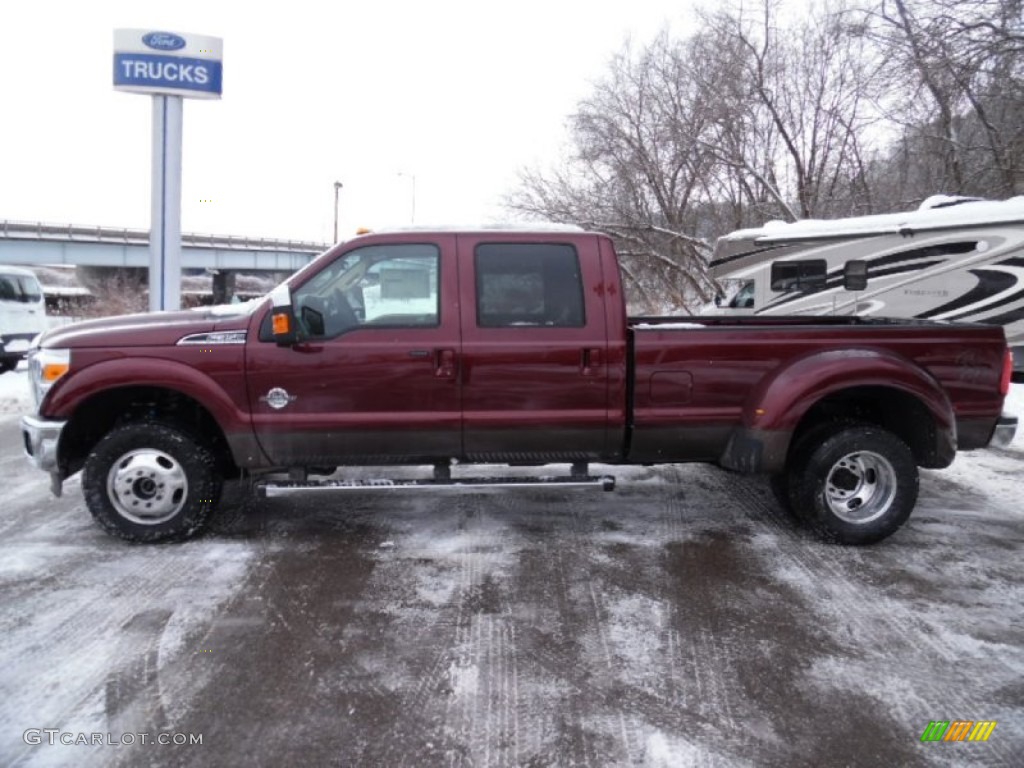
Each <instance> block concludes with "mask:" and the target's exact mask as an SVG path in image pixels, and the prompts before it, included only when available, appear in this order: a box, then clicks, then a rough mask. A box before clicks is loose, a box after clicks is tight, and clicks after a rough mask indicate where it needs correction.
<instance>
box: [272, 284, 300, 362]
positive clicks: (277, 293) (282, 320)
mask: <svg viewBox="0 0 1024 768" xmlns="http://www.w3.org/2000/svg"><path fill="white" fill-rule="evenodd" d="M270 301H271V305H272V306H271V309H270V319H271V325H270V327H271V333H272V334H273V336H274V341H275V342H276V343H277V346H279V347H290V346H292V345H294V344H295V342H296V341H298V328H297V324H296V322H295V315H294V314H293V313H292V295H291V291H290V290H289V288H288V284H287V283H282V284H281V285H279V286H277V288H275V289H274V290H273V291H271V292H270Z"/></svg>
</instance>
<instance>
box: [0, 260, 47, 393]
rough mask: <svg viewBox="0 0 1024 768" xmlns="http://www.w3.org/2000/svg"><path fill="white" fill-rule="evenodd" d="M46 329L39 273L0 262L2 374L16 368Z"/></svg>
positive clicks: (0, 369)
mask: <svg viewBox="0 0 1024 768" xmlns="http://www.w3.org/2000/svg"><path fill="white" fill-rule="evenodd" d="M45 330H46V302H45V301H44V300H43V289H42V288H40V286H39V281H38V280H36V276H35V275H34V274H32V272H30V271H29V270H27V269H22V268H20V267H8V266H4V265H2V264H0V373H6V372H7V371H13V370H14V369H15V367H17V365H18V361H19V360H21V359H22V358H24V357H25V353H26V352H28V347H29V344H30V343H31V342H32V339H34V338H35V337H36V335H37V334H40V333H42V332H43V331H45Z"/></svg>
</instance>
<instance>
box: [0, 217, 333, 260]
mask: <svg viewBox="0 0 1024 768" xmlns="http://www.w3.org/2000/svg"><path fill="white" fill-rule="evenodd" d="M0 238H4V239H7V240H49V241H57V242H90V243H120V244H125V245H147V244H148V243H149V231H148V230H144V229H128V228H116V227H101V226H96V227H85V226H76V225H74V224H44V223H43V222H30V221H6V220H3V221H0ZM181 244H182V245H185V246H194V247H200V248H204V247H205V248H222V249H225V250H239V251H278V252H285V253H288V252H294V253H311V252H312V253H320V252H321V251H324V250H327V248H329V247H330V244H328V243H316V242H313V241H310V240H277V239H274V238H267V237H261V238H252V237H236V236H233V235H201V234H191V233H189V234H182V236H181Z"/></svg>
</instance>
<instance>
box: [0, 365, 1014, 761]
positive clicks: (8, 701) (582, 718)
mask: <svg viewBox="0 0 1024 768" xmlns="http://www.w3.org/2000/svg"><path fill="white" fill-rule="evenodd" d="M29 404H30V398H29V395H28V389H27V383H26V381H25V373H24V372H23V371H19V372H17V373H13V374H5V375H3V376H0V413H3V414H7V415H0V468H2V469H3V471H4V476H5V483H4V505H3V508H2V511H0V534H2V535H0V692H2V695H0V765H19V766H21V765H26V766H50V765H75V766H89V765H95V766H99V765H103V766H106V765H115V766H117V765H120V766H134V765H139V764H145V765H155V766H162V765H168V766H169V765H182V764H189V765H197V766H203V765H227V764H235V765H239V764H252V765H284V764H291V763H295V762H299V761H302V762H304V763H307V764H310V765H316V764H357V765H446V766H470V765H476V766H504V765H536V766H541V765H592V766H605V765H652V766H730V767H731V766H745V765H778V766H790V765H815V766H829V765H871V766H876V765H940V766H954V765H964V764H970V765H993V766H1000V765H1006V766H1013V765H1019V764H1020V763H1019V756H1020V755H1021V754H1024V695H1022V694H1024V689H1022V688H1021V680H1022V679H1024V629H1022V623H1021V620H1020V619H1021V605H1024V570H1022V568H1021V565H1020V551H1021V547H1022V546H1024V511H1022V506H1021V504H1020V501H1019V489H1020V477H1021V470H1022V469H1024V463H1022V462H1024V435H1018V437H1017V439H1016V440H1015V442H1014V444H1013V445H1012V446H1011V447H1010V449H1008V450H995V451H987V450H986V451H974V452H971V453H966V454H962V455H960V456H958V458H957V460H956V462H955V464H954V465H953V467H951V468H950V469H948V470H943V471H926V472H923V476H922V483H921V499H920V502H919V505H918V509H917V510H916V511H915V514H914V515H913V516H912V518H911V520H910V522H909V523H908V525H907V526H906V527H905V528H904V529H903V530H901V531H900V532H899V533H897V534H896V535H895V536H894V537H892V538H891V539H889V540H888V541H886V542H884V543H882V544H880V545H877V546H874V547H867V548H845V547H834V546H827V545H824V544H821V543H819V542H818V541H816V540H815V539H814V538H813V537H811V536H809V535H808V534H807V533H806V532H803V531H801V530H799V529H798V528H796V527H795V526H794V525H793V524H792V523H791V521H789V520H788V519H787V518H786V517H785V515H784V514H783V513H782V512H781V511H780V510H778V509H777V507H776V506H775V504H774V502H773V501H772V500H771V497H770V494H769V493H768V492H767V489H766V488H765V486H764V483H763V481H761V480H760V479H758V478H746V477H738V476H736V475H731V474H728V473H725V472H721V471H719V470H717V469H714V468H709V467H703V466H672V467H660V468H623V469H609V471H610V472H612V473H613V474H615V475H617V477H618V479H619V488H618V490H617V491H616V492H614V493H610V494H601V493H593V492H585V491H584V492H578V491H558V490H554V489H545V490H538V491H522V492H485V493H475V492H466V491H462V492H450V493H443V494H437V495H431V494H418V495H373V494H370V493H355V494H353V495H351V496H346V497H344V498H343V499H342V500H333V499H332V500H331V501H328V502H325V501H323V500H322V499H305V500H281V499H273V500H252V499H247V498H246V497H245V496H244V495H242V494H241V493H240V491H239V490H238V489H234V490H233V491H232V492H231V494H229V498H228V499H227V501H226V503H225V514H224V515H223V516H222V517H221V519H220V520H219V521H218V523H217V524H216V525H215V528H214V530H213V531H212V532H211V533H210V534H209V535H207V536H205V537H203V538H200V539H197V540H194V541H190V542H187V543H184V544H180V545H171V546H156V547H146V546H131V545H127V544H124V543H122V542H119V541H117V540H114V539H112V538H110V537H108V536H106V535H104V534H103V533H101V532H100V531H99V530H98V529H97V528H96V527H95V526H94V525H93V524H92V523H91V521H90V519H89V515H88V512H87V510H86V509H85V506H84V504H83V502H82V498H81V489H80V486H79V483H78V481H77V479H72V480H71V481H69V482H68V483H66V486H65V495H64V496H63V497H62V498H61V499H54V498H52V497H51V496H50V495H49V492H48V486H47V482H46V478H45V477H43V476H42V475H40V474H39V473H38V472H35V471H34V470H31V469H30V468H29V467H27V466H26V464H25V461H24V459H23V457H22V456H21V451H20V446H19V444H18V437H17V416H16V415H15V414H17V413H21V412H24V411H26V410H27V409H28V408H29V407H30V405H29ZM1008 410H1010V411H1013V412H1015V413H1017V414H1018V415H1024V386H1020V385H1014V387H1013V389H1012V392H1011V396H1010V398H1009V401H1008ZM404 471H409V472H411V471H413V470H404ZM460 471H477V470H468V469H465V470H460ZM479 471H483V472H486V471H490V470H487V469H482V470H479ZM523 471H524V472H525V471H528V470H523ZM957 718H960V719H970V720H973V719H992V720H996V721H998V725H997V727H996V729H995V731H994V732H993V734H992V736H991V738H990V739H989V742H988V743H985V744H923V743H921V741H920V736H921V733H922V732H923V731H924V729H925V727H926V726H927V725H928V722H929V721H931V720H947V719H950V720H951V719H957ZM46 728H51V729H58V730H59V732H60V733H67V734H80V733H84V734H88V735H91V734H94V733H97V734H104V735H105V734H108V733H112V734H115V736H114V738H115V739H119V738H120V737H121V736H122V735H123V734H138V733H147V734H153V735H155V734H159V733H186V734H197V733H201V734H203V738H204V742H203V745H202V747H183V748H174V747H156V746H146V747H144V746H141V745H139V744H138V743H136V744H135V745H133V746H109V745H105V746H64V745H60V744H56V745H53V746H51V745H49V744H47V743H45V741H44V743H42V744H32V743H28V741H31V737H29V740H28V741H27V740H26V731H29V730H30V729H46ZM104 738H106V737H105V736H104ZM44 739H45V736H44Z"/></svg>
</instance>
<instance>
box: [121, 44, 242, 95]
mask: <svg viewBox="0 0 1024 768" xmlns="http://www.w3.org/2000/svg"><path fill="white" fill-rule="evenodd" d="M221 76H222V67H221V62H219V61H214V60H212V59H193V58H188V57H183V56H166V55H161V54H158V53H115V54H114V86H115V87H117V86H122V87H133V88H145V89H154V90H155V89H160V90H164V91H167V92H174V91H180V92H182V94H183V95H186V92H189V93H193V94H209V95H211V96H219V95H220V93H221Z"/></svg>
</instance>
